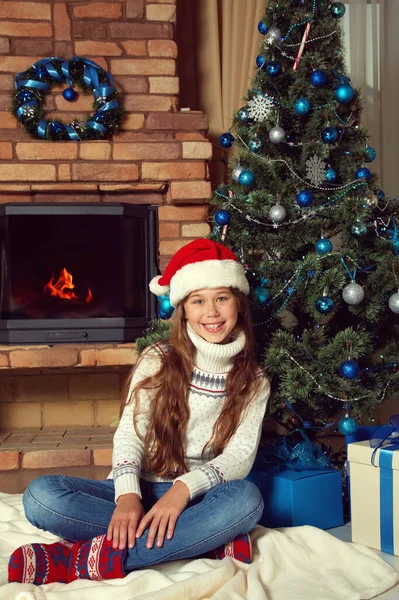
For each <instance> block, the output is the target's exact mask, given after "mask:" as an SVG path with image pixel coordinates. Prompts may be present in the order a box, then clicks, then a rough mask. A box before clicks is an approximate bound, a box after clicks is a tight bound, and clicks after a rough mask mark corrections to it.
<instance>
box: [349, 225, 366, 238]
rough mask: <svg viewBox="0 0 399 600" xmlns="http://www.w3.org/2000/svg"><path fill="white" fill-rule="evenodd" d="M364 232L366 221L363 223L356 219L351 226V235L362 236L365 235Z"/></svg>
mask: <svg viewBox="0 0 399 600" xmlns="http://www.w3.org/2000/svg"><path fill="white" fill-rule="evenodd" d="M366 233H367V225H366V223H363V221H356V222H355V223H354V224H353V225H352V226H351V234H352V235H353V237H356V238H362V237H364V236H365V235H366Z"/></svg>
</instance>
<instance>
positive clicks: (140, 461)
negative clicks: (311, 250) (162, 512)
mask: <svg viewBox="0 0 399 600" xmlns="http://www.w3.org/2000/svg"><path fill="white" fill-rule="evenodd" d="M187 331H188V334H189V336H190V339H191V341H192V342H193V344H194V345H195V347H196V349H197V353H196V357H195V366H194V369H193V373H192V376H191V383H190V388H189V395H188V402H189V407H190V418H189V422H188V427H187V432H186V436H185V440H184V449H185V464H186V466H187V470H188V472H187V473H185V474H184V475H181V476H180V477H177V479H176V480H172V481H177V480H179V481H183V482H184V483H185V484H186V485H187V486H188V488H189V490H190V496H191V499H193V498H195V497H196V496H198V495H200V494H204V493H205V492H206V491H207V490H209V489H211V488H212V487H213V486H215V485H217V484H218V483H222V482H224V481H229V480H232V479H243V478H244V477H246V476H247V474H248V473H249V471H250V470H251V467H252V464H253V462H254V460H255V455H256V451H257V448H258V444H259V439H260V434H261V429H262V420H263V416H264V413H265V409H266V404H267V400H268V397H269V394H270V385H269V381H268V379H267V378H266V376H265V375H264V373H263V372H262V371H260V372H259V377H261V378H262V381H261V386H260V390H259V393H258V394H257V396H256V397H255V398H254V399H253V401H252V402H251V404H250V406H249V408H248V409H247V411H246V412H245V414H244V416H243V418H242V420H241V423H240V425H239V426H238V428H237V431H236V433H235V434H234V436H233V438H232V439H231V440H230V442H229V443H228V445H227V446H226V448H225V449H224V450H223V452H222V453H221V454H219V455H218V456H216V457H215V456H213V457H211V460H210V461H209V462H205V461H204V460H203V459H202V458H201V454H202V450H203V448H204V446H205V444H206V443H207V442H208V441H209V440H210V438H211V435H212V428H213V425H214V423H215V421H216V419H217V418H218V416H219V414H220V412H221V410H222V407H223V403H224V400H225V397H226V396H225V389H226V385H225V384H226V378H227V374H228V372H229V371H230V369H231V367H232V364H233V359H234V357H235V356H236V355H237V354H238V353H239V352H241V350H242V349H243V347H244V344H245V335H244V333H240V334H239V335H238V337H237V338H236V339H235V340H234V341H232V342H231V343H229V344H212V343H210V342H207V341H206V340H204V339H203V338H202V337H200V336H199V335H198V334H196V333H195V332H194V331H193V330H192V329H191V327H190V326H188V329H187ZM160 364H161V363H160V350H159V348H158V347H157V346H153V347H151V348H150V349H149V350H147V351H146V352H145V353H144V355H143V356H142V357H141V360H140V361H139V363H138V365H137V367H136V369H135V371H134V373H133V377H132V382H131V386H130V390H129V395H130V394H131V393H132V388H133V386H134V385H135V384H136V383H137V382H138V381H141V380H143V379H144V378H145V377H148V376H149V375H152V374H154V373H156V372H157V371H158V370H159V368H160ZM152 394H153V391H152V390H141V391H140V405H141V414H139V416H138V419H137V428H138V430H139V432H140V434H141V435H142V436H143V438H144V436H145V434H146V431H147V428H148V422H149V414H148V412H149V411H148V409H149V406H150V403H151V395H152ZM143 409H144V410H143ZM165 418H167V415H165ZM112 466H113V470H112V473H111V474H110V477H112V478H113V479H114V482H115V501H117V499H118V497H119V496H121V495H122V494H128V493H136V494H139V495H140V496H141V491H140V477H141V478H143V479H145V480H147V481H171V480H170V479H169V480H168V479H166V478H163V477H158V476H157V475H156V474H154V473H150V472H148V471H146V470H145V459H144V457H143V442H142V441H141V440H140V438H139V437H138V436H137V434H136V432H135V429H134V426H133V405H132V403H130V404H128V405H127V406H126V407H125V409H124V411H123V415H122V418H121V421H120V424H119V427H118V429H117V430H116V432H115V436H114V449H113V460H112Z"/></svg>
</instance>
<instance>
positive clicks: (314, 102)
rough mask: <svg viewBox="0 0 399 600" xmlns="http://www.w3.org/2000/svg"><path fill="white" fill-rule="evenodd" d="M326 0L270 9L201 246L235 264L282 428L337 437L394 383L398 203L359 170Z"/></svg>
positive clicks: (353, 97)
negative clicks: (241, 271)
mask: <svg viewBox="0 0 399 600" xmlns="http://www.w3.org/2000/svg"><path fill="white" fill-rule="evenodd" d="M344 13H345V7H344V5H343V3H341V2H331V1H329V0H274V1H268V2H267V3H266V8H265V16H264V18H263V19H262V21H261V22H260V23H259V25H258V30H259V32H260V33H261V34H262V36H263V38H262V43H261V50H260V53H259V55H258V56H257V57H256V74H255V76H254V79H253V85H252V89H251V90H249V91H248V93H247V97H246V104H245V105H244V106H243V107H242V108H241V109H240V110H238V112H237V114H235V115H234V118H233V122H232V127H231V131H229V132H226V133H224V134H223V135H222V136H221V137H220V143H221V145H222V146H223V147H225V148H229V147H230V146H232V145H234V149H235V153H234V154H233V158H232V160H231V165H230V166H231V169H230V177H229V181H228V183H227V184H225V185H222V186H220V187H219V188H218V189H217V190H216V192H215V195H214V199H213V204H214V209H215V212H214V222H215V225H214V230H213V234H212V235H213V239H215V240H216V241H221V242H223V243H225V244H226V245H228V246H229V247H231V248H232V249H233V250H234V251H235V252H236V253H237V255H238V256H239V257H240V260H241V261H242V262H243V264H245V265H246V267H247V276H248V278H249V280H250V283H251V288H252V293H251V300H252V304H253V312H252V316H253V323H254V325H255V332H256V334H257V339H258V342H259V348H260V352H259V356H260V359H261V362H262V364H263V366H264V367H265V369H266V370H267V372H268V373H269V374H270V376H271V379H272V396H271V402H270V411H271V414H272V416H273V417H274V418H275V419H277V420H278V421H279V422H281V423H283V424H286V425H287V426H288V427H289V428H295V427H298V426H302V427H305V428H308V429H310V430H312V429H313V430H314V431H318V430H322V429H324V428H326V427H331V426H332V425H333V424H335V423H336V420H337V419H340V422H339V429H340V431H341V432H342V433H351V432H353V431H354V429H355V428H356V422H357V423H359V422H362V419H363V422H365V423H367V422H368V419H367V417H370V418H371V415H372V409H373V408H375V407H377V406H378V405H379V404H380V403H382V402H383V401H384V399H385V398H386V397H387V394H388V393H392V391H394V390H395V389H398V384H399V377H397V376H396V372H397V363H396V358H397V357H398V346H399V344H398V316H397V315H398V314H399V293H398V287H399V281H398V277H399V238H398V229H397V222H396V210H397V202H396V201H394V200H390V199H388V198H386V197H385V195H384V193H383V192H382V191H381V190H380V189H379V184H378V180H377V177H376V176H375V175H374V174H373V173H372V172H371V171H370V169H369V165H368V163H371V162H372V161H373V160H374V158H375V156H376V152H375V150H374V148H373V147H372V146H371V145H369V141H368V134H367V130H366V128H365V127H364V126H363V125H362V104H361V97H360V94H359V91H358V90H356V89H354V88H353V86H352V85H351V80H350V77H349V75H348V73H346V67H345V63H344V56H343V44H342V40H341V32H340V23H339V19H341V18H342V17H343V15H344Z"/></svg>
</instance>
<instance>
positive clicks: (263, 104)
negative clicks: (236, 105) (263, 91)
mask: <svg viewBox="0 0 399 600" xmlns="http://www.w3.org/2000/svg"><path fill="white" fill-rule="evenodd" d="M273 100H274V98H265V96H261V95H260V94H256V95H255V96H254V97H253V98H252V100H250V101H249V102H248V103H247V107H248V114H249V117H250V118H251V119H254V121H256V122H257V123H262V121H265V120H266V119H268V118H269V117H270V116H271V114H272V112H273V110H274V104H273Z"/></svg>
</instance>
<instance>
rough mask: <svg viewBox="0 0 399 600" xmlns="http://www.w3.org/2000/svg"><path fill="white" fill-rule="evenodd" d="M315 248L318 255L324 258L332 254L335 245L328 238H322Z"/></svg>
mask: <svg viewBox="0 0 399 600" xmlns="http://www.w3.org/2000/svg"><path fill="white" fill-rule="evenodd" d="M315 247H316V252H317V254H320V256H323V254H328V253H329V252H331V250H332V248H333V245H332V243H331V242H330V240H329V239H328V238H320V239H319V240H317V242H316V245H315Z"/></svg>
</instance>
